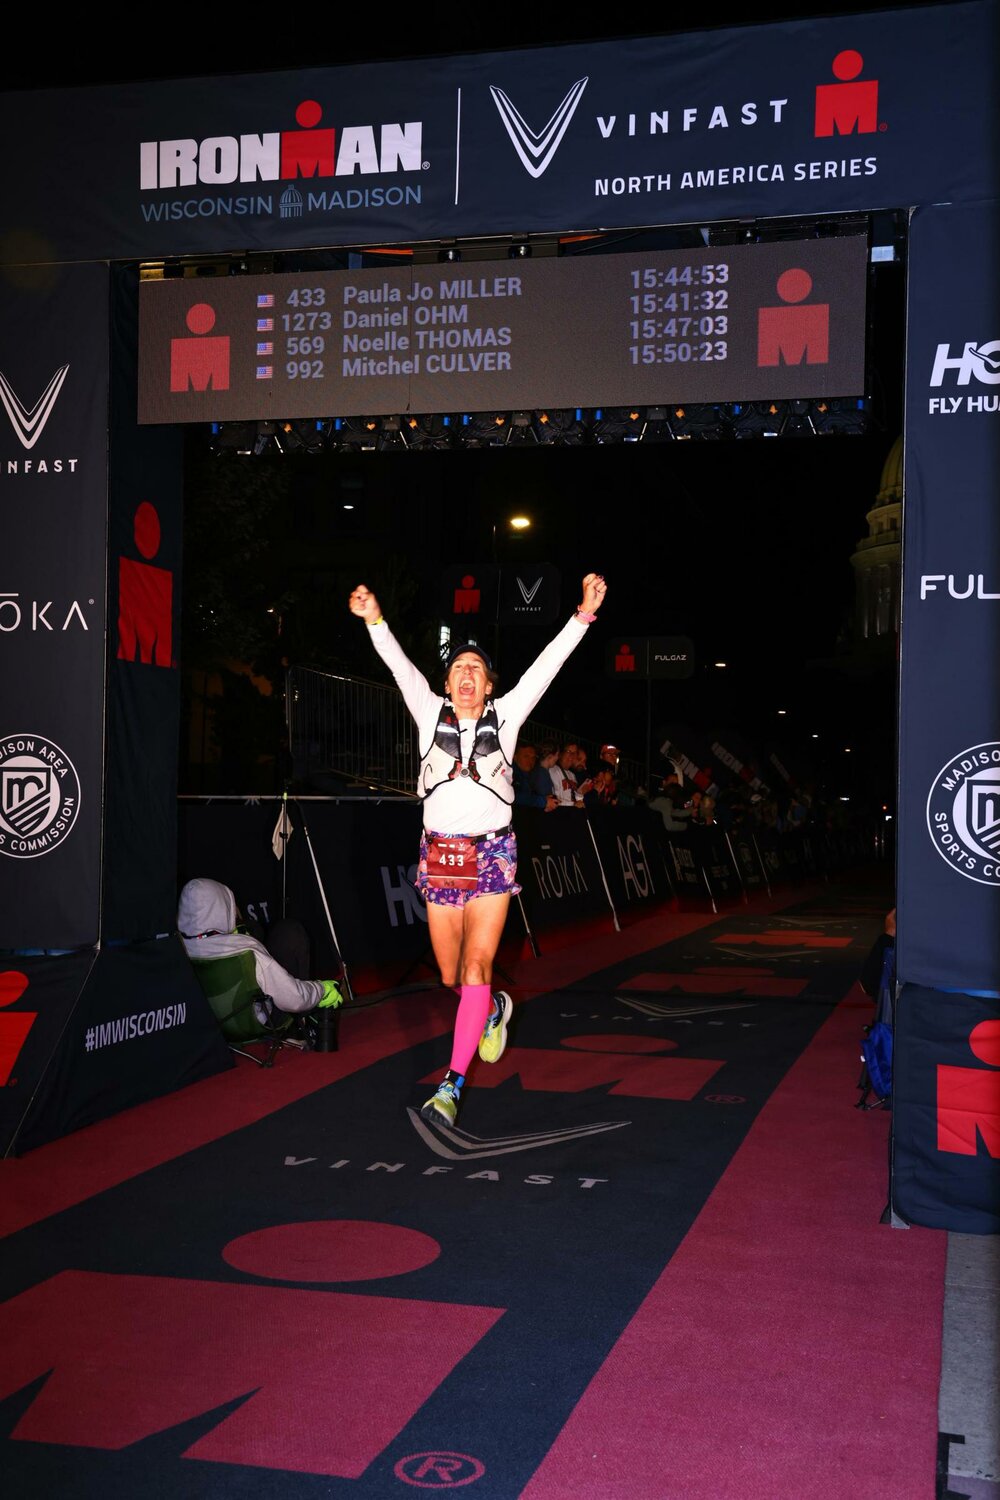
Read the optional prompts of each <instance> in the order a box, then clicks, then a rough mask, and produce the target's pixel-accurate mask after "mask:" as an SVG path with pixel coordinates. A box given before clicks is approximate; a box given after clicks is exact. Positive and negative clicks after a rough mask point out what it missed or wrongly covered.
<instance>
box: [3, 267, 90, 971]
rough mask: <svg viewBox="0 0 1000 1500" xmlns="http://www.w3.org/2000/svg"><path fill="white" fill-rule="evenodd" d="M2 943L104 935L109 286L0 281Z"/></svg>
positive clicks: (74, 277) (79, 940)
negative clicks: (101, 921) (0, 330)
mask: <svg viewBox="0 0 1000 1500" xmlns="http://www.w3.org/2000/svg"><path fill="white" fill-rule="evenodd" d="M0 311H2V326H3V330H4V333H3V343H2V352H0V401H2V404H3V412H2V413H0V468H2V471H3V484H4V501H5V504H4V570H3V587H2V592H0V662H2V672H3V684H4V691H3V708H2V720H0V948H11V949H23V948H34V949H61V948H78V947H83V946H85V945H87V944H92V943H94V942H96V941H97V938H98V935H99V933H98V923H99V910H100V863H101V824H102V796H103V788H102V777H103V764H102V762H103V735H104V683H105V662H104V631H105V578H106V569H107V556H106V552H107V398H108V278H107V269H106V268H105V267H103V266H63V267H60V268H59V269H58V270H57V271H54V272H53V273H52V275H51V276H47V277H44V278H38V277H34V278H31V279H30V280H29V281H27V282H25V280H24V279H23V278H21V279H18V280H17V281H16V282H15V281H14V280H12V279H9V278H4V279H3V280H2V281H0Z"/></svg>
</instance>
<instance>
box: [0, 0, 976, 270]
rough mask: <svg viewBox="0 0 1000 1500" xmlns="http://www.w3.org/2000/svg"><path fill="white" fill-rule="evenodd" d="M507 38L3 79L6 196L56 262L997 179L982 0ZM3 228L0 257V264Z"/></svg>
mask: <svg viewBox="0 0 1000 1500" xmlns="http://www.w3.org/2000/svg"><path fill="white" fill-rule="evenodd" d="M526 24H527V23H526ZM512 41H513V42H514V43H515V50H512V51H510V52H498V53H484V54H478V55H468V56H463V57H452V58H437V59H430V60H423V61H421V62H420V64H419V65H418V66H410V65H407V64H405V63H391V64H390V63H387V64H369V65H364V66H360V67H345V68H330V69H308V68H302V69H296V70H295V71H294V72H274V73H266V72H262V73H260V74H250V75H243V76H236V77H229V78H226V77H224V78H215V79H212V80H210V81H206V80H205V79H182V80H176V81H170V82H165V83H154V84H150V83H148V82H143V83H134V84H128V85H116V86H114V87H101V88H80V89H66V90H63V91H60V92H51V91H47V90H39V91H37V92H35V93H28V92H18V93H15V94H7V95H5V96H3V97H0V131H2V134H3V137H4V138H5V139H6V140H9V141H19V142H21V143H23V148H22V149H20V150H18V151H17V152H13V151H12V152H8V153H7V157H6V160H5V162H4V188H5V199H6V201H7V202H8V203H11V204H16V205H17V216H18V217H17V222H18V225H19V227H20V228H21V230H22V231H24V233H30V234H31V235H32V236H34V237H35V238H36V239H38V240H40V241H44V242H45V243H46V244H47V245H48V247H49V249H48V257H49V258H50V259H52V260H53V261H58V260H62V259H69V258H73V259H77V260H79V259H90V260H98V259H103V258H112V259H116V258H130V257H135V258H141V257H162V256H165V255H168V256H169V255H182V254H184V255H190V254H197V253H233V252H237V253H242V252H244V251H246V250H254V249H272V250H280V249H282V248H295V249H299V248H301V247H302V246H303V245H310V244H312V245H323V246H330V245H357V244H363V243H366V242H375V243H380V244H391V243H392V242H393V241H397V242H411V241H414V240H436V239H442V238H449V237H456V236H468V237H474V236H480V235H491V234H497V235H504V234H509V233H510V232H511V227H512V226H516V227H517V229H518V231H519V232H528V233H535V234H538V233H545V232H554V233H558V232H560V231H565V230H566V229H567V228H568V227H570V226H572V227H573V228H577V229H586V228H591V227H593V228H597V227H600V228H605V229H608V228H615V227H618V226H630V225H634V224H691V223H695V224H701V223H710V222H712V221H718V220H724V219H729V218H737V217H738V218H748V219H753V218H755V217H768V218H776V217H779V216H781V215H784V214H799V215H801V214H819V213H831V212H837V211H840V210H846V211H848V212H857V211H859V210H865V209H880V208H884V207H885V206H886V205H898V204H911V203H926V202H941V201H948V202H962V201H965V202H969V201H973V200H975V199H977V198H982V197H985V196H988V194H989V193H991V192H993V191H994V187H995V182H996V162H995V159H994V158H993V156H992V147H991V145H990V142H989V141H988V140H986V139H984V134H985V132H987V131H988V130H989V121H988V119H987V117H986V116H985V115H984V101H985V100H988V99H990V98H991V97H992V96H993V92H994V79H993V72H992V70H993V65H994V61H995V59H996V57H997V55H998V52H1000V44H998V39H997V8H996V7H995V6H994V5H991V4H988V3H986V0H974V3H969V4H959V5H951V6H930V7H924V8H917V9H914V10H912V11H905V10H904V11H887V12H881V13H874V14H862V15H849V16H835V17H832V18H828V19H823V20H809V21H793V22H788V23H785V24H782V25H774V26H757V27H750V26H747V27H741V28H734V29H728V30H721V29H719V30H713V31H711V32H706V33H704V34H697V33H694V32H686V33H680V34H676V35H672V36H660V37H651V38H646V39H632V40H624V41H618V42H607V43H590V44H587V45H572V46H565V47H557V48H531V47H521V46H519V45H517V44H520V43H522V42H525V41H530V26H529V27H528V32H527V33H525V34H520V35H514V36H513V37H512ZM261 66H262V67H264V68H266V66H267V55H266V48H265V50H264V51H262V55H261ZM943 122H947V128H945V126H944V123H943ZM68 203H72V205H73V211H72V212H68V211H67V204H68ZM21 242H22V241H21V240H20V239H17V240H15V238H14V237H13V236H12V237H11V238H10V240H9V241H7V242H6V245H5V246H4V248H3V250H2V251H0V253H3V254H4V255H5V258H6V259H8V260H14V259H15V258H16V257H17V255H18V253H19V252H18V248H17V247H18V245H19V244H20V243H21ZM7 246H9V248H7ZM952 269H954V267H953V268H952Z"/></svg>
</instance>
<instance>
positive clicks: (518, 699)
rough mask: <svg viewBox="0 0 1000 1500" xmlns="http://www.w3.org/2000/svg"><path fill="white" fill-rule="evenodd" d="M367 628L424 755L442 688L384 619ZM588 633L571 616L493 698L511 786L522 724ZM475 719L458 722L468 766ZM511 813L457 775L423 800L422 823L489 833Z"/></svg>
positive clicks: (451, 831)
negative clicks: (434, 685) (513, 682)
mask: <svg viewBox="0 0 1000 1500" xmlns="http://www.w3.org/2000/svg"><path fill="white" fill-rule="evenodd" d="M369 633H370V635H371V638H372V645H373V646H374V647H375V650H376V651H377V652H378V654H379V656H380V657H381V658H382V660H383V661H384V662H385V664H386V666H387V667H388V668H389V671H390V672H391V673H392V675H393V677H394V678H395V679H396V685H397V687H398V688H399V691H400V692H401V693H402V695H403V702H404V703H405V704H406V706H407V708H408V709H409V711H410V713H411V714H412V715H413V720H414V723H415V724H416V726H417V740H418V746H419V749H420V753H421V755H422V756H423V755H425V754H426V752H427V751H428V750H429V748H430V746H431V745H432V743H433V741H434V735H435V733H436V732H437V726H438V720H439V719H440V717H441V704H442V702H443V700H444V693H443V692H440V691H439V692H434V690H433V689H432V688H431V687H430V685H429V683H428V681H427V679H426V677H425V676H424V675H423V673H422V672H421V671H419V670H418V669H417V668H416V667H415V666H414V665H413V663H412V662H411V661H410V659H409V657H408V656H407V655H406V653H405V651H404V650H403V648H402V646H401V645H400V644H399V642H398V641H397V640H396V637H395V636H394V635H393V633H392V631H391V630H390V629H389V627H388V625H387V624H386V623H385V621H384V620H383V621H382V623H381V624H380V625H372V626H370V627H369ZM586 633H587V626H586V625H585V624H584V623H583V621H582V620H578V619H577V617H576V615H572V616H571V617H570V619H568V620H567V621H566V624H565V625H564V626H563V628H562V630H560V632H559V634H558V635H557V636H555V637H554V639H553V640H551V641H550V642H549V644H548V645H547V646H546V647H545V648H544V650H542V651H541V652H540V653H539V655H538V656H537V657H536V658H535V660H534V661H533V662H532V664H531V666H530V667H528V668H527V670H526V671H525V672H524V674H523V676H522V677H521V678H520V680H519V681H518V683H517V684H516V686H514V687H513V688H511V690H510V692H509V693H503V694H501V695H500V697H498V698H494V700H493V706H494V708H495V709H496V715H497V728H498V738H499V741H500V748H501V750H502V751H503V754H504V759H505V760H506V761H507V763H508V764H507V765H506V766H505V767H504V771H503V775H504V778H505V781H506V783H507V785H508V786H513V771H512V769H511V763H512V762H513V759H514V751H515V749H516V747H517V737H518V734H519V732H520V729H521V725H522V724H523V723H524V721H525V719H526V718H527V717H528V715H529V714H530V713H531V711H532V709H533V708H534V707H535V705H536V703H538V701H539V699H540V698H541V697H542V694H543V693H544V692H545V690H546V688H547V687H548V686H549V684H550V683H551V682H552V680H553V678H554V677H555V675H556V673H557V672H558V671H559V668H560V667H561V666H562V664H563V662H565V661H566V659H567V657H568V656H569V654H570V652H571V651H573V650H574V648H575V647H577V646H578V645H579V644H580V642H581V641H582V640H583V637H584V636H585V635H586ZM442 672H443V668H442ZM476 723H477V720H475V719H460V720H459V722H458V728H459V736H460V745H461V758H462V764H463V765H468V762H469V751H470V749H471V747H472V745H473V743H474V741H475V736H476ZM510 815H511V810H510V808H509V807H508V806H507V805H506V804H505V803H504V802H503V801H501V799H500V798H499V797H497V796H496V794H495V793H493V792H491V791H489V790H488V789H487V788H486V787H484V786H480V785H479V784H478V783H477V782H475V781H473V779H472V777H471V776H456V778H455V780H454V781H449V782H446V783H444V784H442V785H441V786H439V787H437V788H436V789H435V790H434V792H433V793H432V794H431V795H430V796H429V797H427V798H426V799H425V801H424V827H425V828H426V829H427V830H428V831H429V832H433V833H443V834H448V835H457V834H465V835H467V836H472V835H475V834H480V833H489V832H491V830H493V829H496V828H504V827H506V826H507V824H508V823H509V822H510Z"/></svg>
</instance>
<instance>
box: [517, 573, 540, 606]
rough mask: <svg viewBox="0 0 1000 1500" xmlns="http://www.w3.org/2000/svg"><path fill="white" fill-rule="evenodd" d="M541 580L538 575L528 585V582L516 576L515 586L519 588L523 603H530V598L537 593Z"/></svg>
mask: <svg viewBox="0 0 1000 1500" xmlns="http://www.w3.org/2000/svg"><path fill="white" fill-rule="evenodd" d="M541 582H542V580H541V577H540V576H539V577H538V578H536V579H535V581H534V583H533V584H531V586H530V587H529V586H528V584H526V583H525V581H524V579H523V578H518V580H517V586H518V588H519V589H520V590H521V598H522V599H523V600H524V602H525V604H530V603H531V601H532V599H534V597H535V595H536V594H537V593H538V589H539V586H540V585H541Z"/></svg>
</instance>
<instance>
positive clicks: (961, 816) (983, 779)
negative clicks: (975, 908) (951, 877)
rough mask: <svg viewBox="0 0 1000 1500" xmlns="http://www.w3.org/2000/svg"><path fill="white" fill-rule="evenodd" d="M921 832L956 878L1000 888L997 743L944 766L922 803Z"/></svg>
mask: <svg viewBox="0 0 1000 1500" xmlns="http://www.w3.org/2000/svg"><path fill="white" fill-rule="evenodd" d="M927 829H928V832H929V833H930V836H931V838H932V839H933V841H934V847H935V848H936V849H937V851H938V853H939V854H940V855H941V858H942V859H945V860H947V862H948V864H950V865H952V866H953V867H954V868H955V869H956V870H957V871H958V873H959V874H960V875H964V876H966V878H967V879H969V880H975V881H977V882H978V884H979V885H992V886H1000V741H997V740H990V741H987V742H986V743H984V744H981V745H972V746H971V747H970V748H969V749H968V750H963V751H962V752H961V753H960V754H959V755H956V756H955V757H954V758H953V759H951V760H947V761H945V763H944V765H943V766H942V768H941V770H940V771H939V772H938V774H937V776H935V778H934V785H933V786H932V787H931V793H930V796H929V797H928V799H927Z"/></svg>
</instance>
